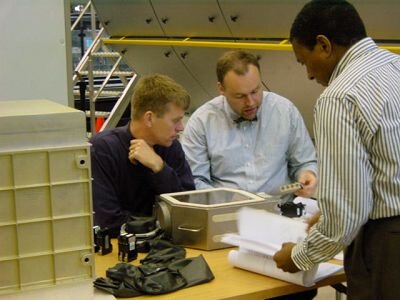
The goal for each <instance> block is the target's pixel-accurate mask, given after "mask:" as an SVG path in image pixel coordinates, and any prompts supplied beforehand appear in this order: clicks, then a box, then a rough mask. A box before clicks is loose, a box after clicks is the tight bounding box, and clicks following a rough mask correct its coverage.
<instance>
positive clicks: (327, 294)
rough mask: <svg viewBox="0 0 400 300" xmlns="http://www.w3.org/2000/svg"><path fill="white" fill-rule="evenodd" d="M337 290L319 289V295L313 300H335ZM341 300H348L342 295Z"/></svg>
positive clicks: (329, 288)
mask: <svg viewBox="0 0 400 300" xmlns="http://www.w3.org/2000/svg"><path fill="white" fill-rule="evenodd" d="M335 299H336V290H335V289H334V288H333V287H330V286H327V287H323V288H319V289H318V294H317V296H316V297H315V298H314V299H313V300H335ZM340 300H346V295H345V294H341V298H340Z"/></svg>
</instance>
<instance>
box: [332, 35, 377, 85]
mask: <svg viewBox="0 0 400 300" xmlns="http://www.w3.org/2000/svg"><path fill="white" fill-rule="evenodd" d="M377 47H378V46H377V45H376V44H375V42H374V41H373V40H372V39H371V38H370V37H366V38H364V39H362V40H360V41H358V42H357V43H355V44H354V45H353V46H351V47H350V48H349V50H347V52H346V53H345V54H344V55H343V57H342V58H341V59H340V61H339V63H338V64H337V65H336V67H335V69H334V70H333V72H332V75H331V78H330V79H329V84H328V85H330V84H331V83H332V81H333V80H335V79H336V78H337V77H338V76H339V75H340V74H341V73H342V72H343V70H344V69H345V68H346V67H347V66H348V65H349V64H351V63H352V62H353V61H355V60H356V59H358V58H359V57H360V56H362V55H364V54H365V53H366V52H370V51H372V50H374V49H376V48H377Z"/></svg>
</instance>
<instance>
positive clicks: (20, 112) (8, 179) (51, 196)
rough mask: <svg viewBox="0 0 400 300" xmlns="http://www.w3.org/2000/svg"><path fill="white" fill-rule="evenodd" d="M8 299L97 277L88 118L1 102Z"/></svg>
mask: <svg viewBox="0 0 400 300" xmlns="http://www.w3.org/2000/svg"><path fill="white" fill-rule="evenodd" d="M0 166H1V167H0V270H1V272H0V295H1V294H7V293H14V292H19V291H25V290H30V289H32V288H43V287H54V286H58V285H60V284H64V283H78V282H79V283H82V282H83V281H91V280H92V278H93V276H94V261H93V259H94V257H93V236H92V204H91V203H92V202H91V173H90V152H89V143H88V142H87V138H86V125H85V115H84V113H83V112H80V111H78V110H75V109H72V108H69V107H65V106H63V105H60V104H57V103H54V102H51V101H48V100H27V101H25V100H18V101H0Z"/></svg>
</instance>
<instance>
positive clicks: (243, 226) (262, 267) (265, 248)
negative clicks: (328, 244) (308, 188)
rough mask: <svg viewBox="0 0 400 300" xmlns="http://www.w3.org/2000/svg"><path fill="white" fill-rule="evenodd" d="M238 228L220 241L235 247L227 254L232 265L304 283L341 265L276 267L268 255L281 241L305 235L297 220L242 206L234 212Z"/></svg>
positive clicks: (293, 240)
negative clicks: (293, 270) (298, 268)
mask: <svg viewBox="0 0 400 300" xmlns="http://www.w3.org/2000/svg"><path fill="white" fill-rule="evenodd" d="M238 229H239V234H226V235H225V236H224V237H223V238H222V242H224V243H226V244H230V245H234V246H238V247H239V250H231V251H230V252H229V255H228V261H229V262H230V263H231V264H232V265H233V266H235V267H238V268H242V269H245V270H249V271H252V272H256V273H260V274H263V275H267V276H270V277H274V278H278V279H281V280H284V281H288V282H291V283H295V284H298V285H302V286H306V287H310V286H313V285H314V284H315V283H316V282H318V281H319V280H321V279H323V278H326V277H328V276H330V275H332V274H334V273H336V272H338V271H340V270H342V269H343V267H342V266H341V265H336V264H331V263H321V264H319V265H316V266H315V267H314V268H313V269H311V270H309V271H300V272H297V273H287V272H283V271H282V270H281V269H278V268H277V267H276V264H275V261H274V260H273V259H272V257H273V255H274V254H275V252H276V251H278V250H279V249H280V248H281V245H282V243H286V242H293V243H296V242H298V241H300V240H302V239H304V238H305V237H306V235H307V233H306V230H307V224H306V223H304V222H302V221H301V220H294V219H290V218H288V217H284V216H281V215H277V214H274V213H270V212H267V211H264V210H258V209H253V208H248V207H243V208H242V209H240V211H239V215H238Z"/></svg>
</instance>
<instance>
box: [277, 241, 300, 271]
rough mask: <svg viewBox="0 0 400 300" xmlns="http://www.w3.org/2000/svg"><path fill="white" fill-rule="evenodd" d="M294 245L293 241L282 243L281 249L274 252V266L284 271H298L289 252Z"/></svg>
mask: <svg viewBox="0 0 400 300" xmlns="http://www.w3.org/2000/svg"><path fill="white" fill-rule="evenodd" d="M294 246H296V244H294V243H284V244H282V248H281V250H279V251H278V252H276V253H275V255H274V257H273V259H274V261H275V263H276V266H277V267H278V268H279V269H282V270H283V271H284V272H289V273H296V272H298V271H300V269H299V268H297V266H296V265H295V264H294V262H293V260H292V257H291V254H292V249H293V247H294Z"/></svg>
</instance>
